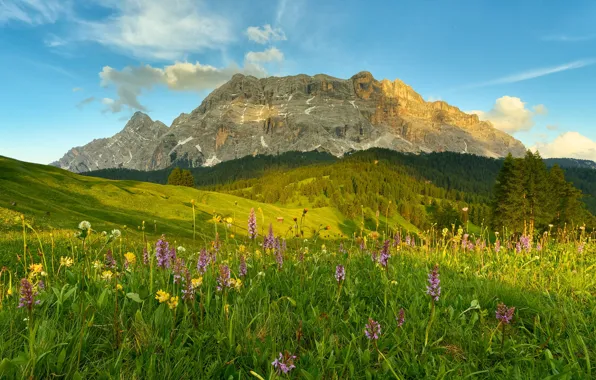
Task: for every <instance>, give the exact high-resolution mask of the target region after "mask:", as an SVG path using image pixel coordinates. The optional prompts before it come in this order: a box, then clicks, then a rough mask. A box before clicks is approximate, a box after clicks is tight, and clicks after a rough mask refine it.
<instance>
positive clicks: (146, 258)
mask: <svg viewBox="0 0 596 380" xmlns="http://www.w3.org/2000/svg"><path fill="white" fill-rule="evenodd" d="M143 264H145V265H149V251H148V250H147V246H145V247H143Z"/></svg>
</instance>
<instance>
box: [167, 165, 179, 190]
mask: <svg viewBox="0 0 596 380" xmlns="http://www.w3.org/2000/svg"><path fill="white" fill-rule="evenodd" d="M181 184H182V170H181V169H180V168H174V170H172V172H171V173H170V175H169V176H168V185H176V186H179V185H181Z"/></svg>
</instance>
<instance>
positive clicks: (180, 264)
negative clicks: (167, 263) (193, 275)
mask: <svg viewBox="0 0 596 380" xmlns="http://www.w3.org/2000/svg"><path fill="white" fill-rule="evenodd" d="M185 269H186V268H185V266H184V260H183V259H180V258H177V259H176V261H174V268H173V269H172V273H173V274H174V284H179V283H180V281H181V280H182V274H183V273H184V270H185Z"/></svg>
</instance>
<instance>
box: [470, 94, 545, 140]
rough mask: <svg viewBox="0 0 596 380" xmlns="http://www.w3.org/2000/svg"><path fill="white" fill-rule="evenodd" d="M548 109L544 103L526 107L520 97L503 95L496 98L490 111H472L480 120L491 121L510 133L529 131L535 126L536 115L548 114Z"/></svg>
mask: <svg viewBox="0 0 596 380" xmlns="http://www.w3.org/2000/svg"><path fill="white" fill-rule="evenodd" d="M546 112H547V109H546V107H545V106H544V105H543V104H538V105H536V106H534V107H533V110H529V109H527V108H526V103H524V102H522V100H521V99H520V98H516V97H513V96H503V97H500V98H499V99H497V100H496V102H495V105H494V106H493V108H492V109H491V110H490V111H488V112H484V111H470V112H469V113H473V114H476V115H478V117H479V118H480V120H486V121H490V122H491V123H492V124H493V126H494V127H495V128H497V129H500V130H502V131H505V132H508V133H515V132H519V131H528V130H530V129H532V127H533V126H534V116H536V115H544V114H546Z"/></svg>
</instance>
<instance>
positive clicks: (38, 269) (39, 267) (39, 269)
mask: <svg viewBox="0 0 596 380" xmlns="http://www.w3.org/2000/svg"><path fill="white" fill-rule="evenodd" d="M29 270H30V271H31V274H37V273H41V272H42V271H43V265H41V264H31V265H29Z"/></svg>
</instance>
